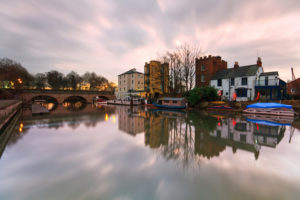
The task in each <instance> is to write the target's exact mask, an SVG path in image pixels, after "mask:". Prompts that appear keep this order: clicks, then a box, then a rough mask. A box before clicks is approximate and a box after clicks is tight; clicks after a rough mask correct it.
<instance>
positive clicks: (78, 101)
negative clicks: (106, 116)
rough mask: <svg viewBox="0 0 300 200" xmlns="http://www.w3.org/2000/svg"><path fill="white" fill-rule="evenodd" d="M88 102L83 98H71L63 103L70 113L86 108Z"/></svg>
mask: <svg viewBox="0 0 300 200" xmlns="http://www.w3.org/2000/svg"><path fill="white" fill-rule="evenodd" d="M87 103H88V101H87V100H86V99H85V98H84V97H82V96H69V97H67V98H65V100H64V101H63V107H65V108H66V109H67V110H70V111H76V110H81V109H83V108H85V107H86V104H87Z"/></svg>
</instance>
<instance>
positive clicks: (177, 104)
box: [153, 97, 186, 109]
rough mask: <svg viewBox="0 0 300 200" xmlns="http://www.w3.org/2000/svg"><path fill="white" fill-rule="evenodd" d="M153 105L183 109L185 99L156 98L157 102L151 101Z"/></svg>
mask: <svg viewBox="0 0 300 200" xmlns="http://www.w3.org/2000/svg"><path fill="white" fill-rule="evenodd" d="M153 105H154V106H155V107H157V108H162V109H184V108H186V101H185V99H184V98H175V97H164V98H160V99H158V102H157V103H156V102H153Z"/></svg>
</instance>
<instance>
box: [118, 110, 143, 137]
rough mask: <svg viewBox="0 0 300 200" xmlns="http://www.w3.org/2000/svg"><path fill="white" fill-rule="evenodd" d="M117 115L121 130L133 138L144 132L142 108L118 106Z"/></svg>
mask: <svg viewBox="0 0 300 200" xmlns="http://www.w3.org/2000/svg"><path fill="white" fill-rule="evenodd" d="M116 113H117V114H118V119H119V120H118V126H119V130H121V131H124V132H126V133H128V134H130V135H133V136H135V135H137V134H139V133H143V132H144V116H143V115H141V113H142V109H141V108H140V107H127V106H117V107H116Z"/></svg>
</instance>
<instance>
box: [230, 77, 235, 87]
mask: <svg viewBox="0 0 300 200" xmlns="http://www.w3.org/2000/svg"><path fill="white" fill-rule="evenodd" d="M230 85H231V86H234V78H231V79H230Z"/></svg>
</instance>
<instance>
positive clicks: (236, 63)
mask: <svg viewBox="0 0 300 200" xmlns="http://www.w3.org/2000/svg"><path fill="white" fill-rule="evenodd" d="M233 68H234V70H236V69H237V68H239V63H238V62H237V61H235V62H234V67H233Z"/></svg>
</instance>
